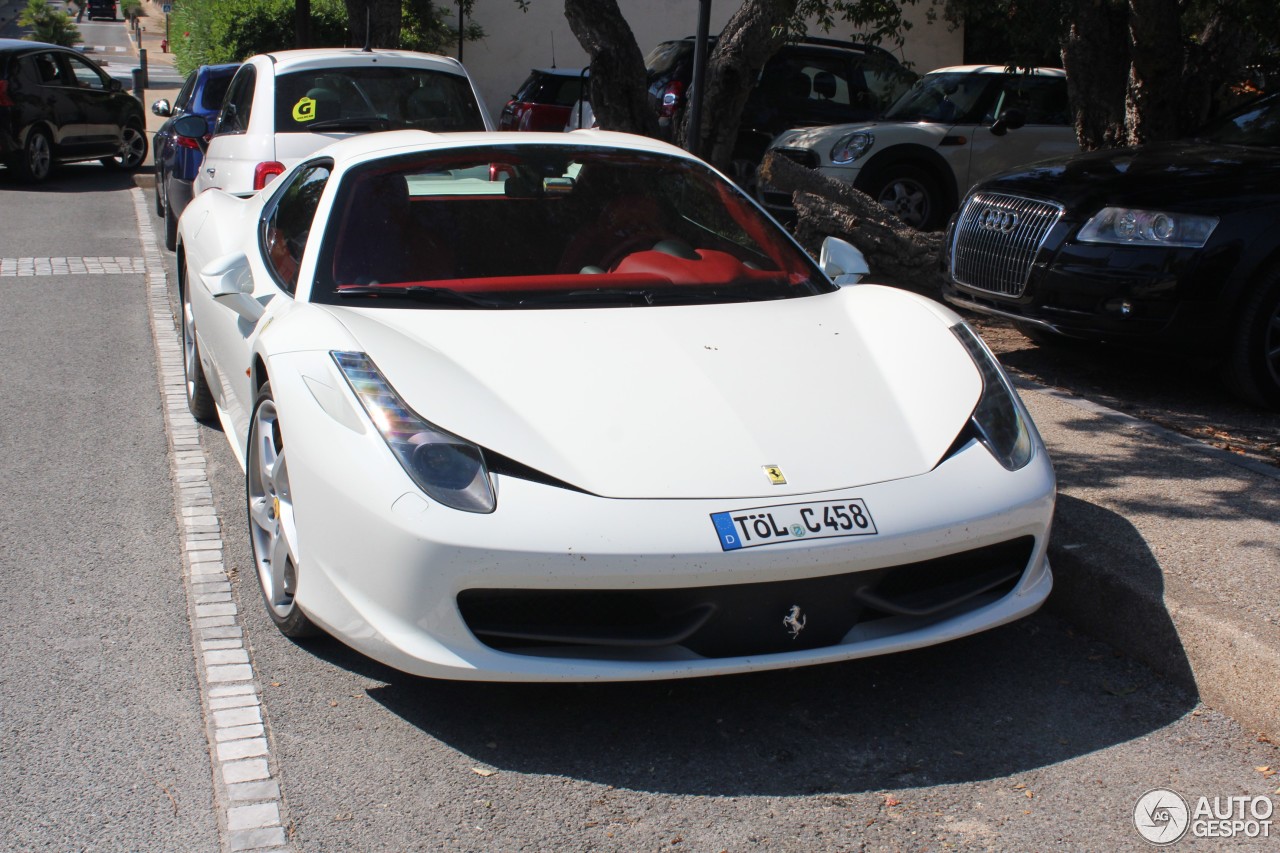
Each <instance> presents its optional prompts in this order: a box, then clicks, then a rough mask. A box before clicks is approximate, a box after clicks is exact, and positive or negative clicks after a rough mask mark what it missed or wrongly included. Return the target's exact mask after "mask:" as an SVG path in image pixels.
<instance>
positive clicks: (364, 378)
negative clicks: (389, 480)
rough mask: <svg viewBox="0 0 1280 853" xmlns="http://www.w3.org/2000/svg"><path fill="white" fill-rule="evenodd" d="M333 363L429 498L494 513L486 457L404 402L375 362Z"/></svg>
mask: <svg viewBox="0 0 1280 853" xmlns="http://www.w3.org/2000/svg"><path fill="white" fill-rule="evenodd" d="M332 356H333V360H334V362H335V363H336V364H337V365H338V369H339V370H340V371H342V375H343V376H344V377H346V380H347V384H348V385H350V386H351V391H352V392H353V393H354V394H355V395H356V397H357V398H358V399H359V400H360V405H362V406H364V410H365V412H366V413H368V415H369V419H370V420H371V421H373V424H374V426H376V427H377V428H378V432H379V433H380V434H381V435H382V438H383V440H384V441H386V442H387V446H388V447H389V448H391V452H392V453H393V454H394V455H395V457H396V459H397V460H399V462H400V464H401V465H402V466H404V470H405V473H407V474H408V475H409V477H410V478H411V479H412V480H413V481H414V483H416V484H417V485H418V488H420V489H422V491H423V492H425V493H426V494H427V496H428V497H431V498H434V499H435V500H436V501H438V502H440V503H442V504H444V505H445V506H448V507H452V508H454V509H460V510H463V511H464V512H493V510H494V508H495V507H496V506H497V498H496V496H495V495H494V493H493V484H492V482H490V480H489V469H488V467H487V466H486V465H485V461H484V452H483V451H482V450H481V449H480V448H479V447H478V446H476V445H474V444H472V443H471V442H469V441H467V440H466V439H463V438H459V437H458V436H456V435H453V434H452V433H449V432H445V431H444V430H442V429H440V428H439V427H436V426H433V425H432V424H430V423H428V422H427V421H426V420H424V419H423V418H422V417H420V416H419V415H417V414H416V413H415V412H414V411H413V410H412V409H410V408H409V407H408V405H406V404H405V402H404V400H402V399H400V395H399V394H397V393H396V392H395V389H394V388H392V387H391V385H390V384H389V383H388V382H387V380H386V379H385V378H384V377H383V375H382V373H381V372H380V371H379V370H378V368H377V367H376V366H375V365H374V363H373V361H372V359H370V358H369V356H367V355H365V354H364V353H362V352H334V353H332Z"/></svg>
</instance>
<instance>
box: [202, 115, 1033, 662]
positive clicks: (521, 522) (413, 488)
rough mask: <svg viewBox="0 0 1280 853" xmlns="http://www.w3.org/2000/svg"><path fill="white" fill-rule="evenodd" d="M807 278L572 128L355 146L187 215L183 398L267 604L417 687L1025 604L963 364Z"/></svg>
mask: <svg viewBox="0 0 1280 853" xmlns="http://www.w3.org/2000/svg"><path fill="white" fill-rule="evenodd" d="M189 121H190V119H183V120H182V122H189ZM194 123H195V124H196V125H197V127H196V131H197V132H198V131H199V127H198V124H199V121H198V120H195V122H194ZM497 164H501V166H500V168H495V166H496V165H497ZM207 222H217V223H219V224H218V227H217V228H210V227H208V225H207V224H205V223H207ZM821 264H822V265H821V266H819V265H816V264H815V263H814V262H813V261H812V260H811V259H810V258H809V257H808V255H806V254H805V252H804V251H803V250H802V249H801V248H800V247H799V246H798V245H797V244H796V243H795V242H794V241H793V240H792V239H791V238H790V237H789V236H788V235H787V234H786V233H785V232H784V231H783V230H782V229H781V228H779V227H778V226H777V224H776V223H775V222H773V221H772V220H771V219H770V218H769V217H767V216H765V215H764V214H763V212H762V211H761V210H760V209H759V207H758V206H757V205H755V204H754V203H753V202H752V201H751V200H750V199H749V198H748V197H747V196H746V195H744V194H743V193H741V192H740V191H739V190H737V189H736V188H735V187H734V186H733V185H731V184H729V183H728V182H726V181H725V180H724V179H723V178H722V177H720V176H719V174H718V173H716V172H715V171H714V170H712V169H710V168H709V167H708V166H706V165H705V164H704V163H702V162H701V161H699V160H697V159H695V158H693V157H692V156H690V155H689V154H687V153H685V152H683V151H681V150H679V149H677V148H675V147H673V146H670V145H667V144H665V143H662V142H659V141H656V140H650V139H644V138H641V137H636V136H632V135H628V134H617V133H609V132H605V131H592V130H582V131H577V132H575V133H572V134H563V133H522V134H482V133H477V134H453V135H445V134H426V133H421V132H417V131H397V132H391V133H379V134H368V135H365V136H361V137H357V138H353V139H348V140H345V141H342V142H339V143H337V144H335V145H333V146H331V147H329V148H326V149H325V150H323V151H319V152H316V153H315V154H313V155H311V156H310V157H307V158H304V159H303V160H302V161H301V162H299V163H298V164H297V165H296V166H295V167H294V168H292V169H291V170H289V171H288V172H286V173H285V174H284V175H283V176H282V177H280V178H279V179H278V180H277V181H276V182H275V183H274V184H273V185H272V186H271V187H269V188H268V189H267V190H265V191H264V192H261V193H258V194H257V195H255V196H252V197H249V198H237V197H235V196H232V195H230V194H227V193H224V192H218V191H213V192H208V193H202V194H201V195H199V196H197V197H196V199H195V200H194V201H193V202H192V203H191V205H190V206H189V207H188V208H187V212H186V214H185V215H184V216H183V217H182V220H181V221H180V222H179V225H178V253H177V269H178V281H179V286H180V291H181V303H182V312H181V314H182V318H183V341H184V349H185V358H184V366H185V371H186V386H187V396H188V403H189V405H190V407H191V411H192V413H193V414H194V415H196V416H197V417H199V418H209V417H212V416H214V415H215V414H216V415H217V417H218V418H219V419H220V420H221V422H222V424H223V427H224V430H225V434H226V436H227V438H228V440H229V441H230V442H231V444H232V447H233V448H234V450H235V452H236V454H237V455H238V456H239V457H240V458H241V459H242V460H243V464H244V465H245V468H246V476H247V488H246V505H247V517H248V519H249V530H250V536H249V539H250V541H251V547H252V551H253V559H254V565H255V567H256V573H257V577H258V580H259V581H260V587H261V589H262V592H263V596H264V599H265V603H266V608H267V613H268V615H269V616H270V617H271V619H272V620H273V621H274V622H275V623H276V625H277V626H278V627H279V628H280V630H281V631H283V632H284V633H285V634H287V635H290V636H297V635H300V634H303V633H305V632H307V631H310V630H313V629H314V628H316V627H319V628H322V629H323V630H325V631H328V632H330V633H331V634H334V635H335V636H337V637H338V638H339V639H341V640H343V641H344V642H346V643H348V644H350V645H352V646H353V647H355V648H356V649H358V650H360V651H362V652H364V653H365V654H368V655H370V656H371V657H374V658H376V659H378V660H380V661H382V662H384V663H386V664H388V665H390V666H394V667H397V668H399V669H402V670H406V671H408V672H411V673H416V674H420V675H427V676H433V677H441V678H452V679H481V680H512V681H532V680H539V681H568V680H590V681H596V680H630V679H655V678H676V677H687V676H697V675H713V674H719V673H729V672H743V671H750V670H762V669H774V668H781V667H794V666H800V665H806V664H816V663H822V662H828V661H836V660H845V659H849V658H857V657H863V656H867V655H874V654H882V653H886V652H892V651H897V650H904V649H912V648H916V647H919V646H923V645H929V644H933V643H938V642H942V641H945V640H949V639H952V638H956V637H960V636H964V635H968V634H971V633H974V632H976V631H980V630H983V629H986V628H991V627H994V626H996V625H1000V624H1003V623H1005V622H1008V621H1010V620H1013V619H1016V618H1018V617H1020V616H1023V615H1025V614H1028V613H1030V612H1032V611H1033V610H1035V609H1036V608H1037V607H1038V606H1039V605H1040V604H1041V602H1043V601H1044V599H1045V597H1046V596H1047V595H1048V593H1049V589H1050V586H1051V585H1052V579H1051V574H1050V569H1049V566H1048V562H1047V560H1046V556H1045V554H1046V545H1047V541H1046V540H1047V537H1048V532H1049V521H1050V517H1051V516H1052V513H1053V505H1054V477H1053V468H1052V466H1051V464H1050V461H1049V459H1048V456H1047V454H1046V452H1045V449H1044V447H1043V445H1042V444H1041V442H1040V439H1039V438H1038V436H1037V434H1036V432H1035V428H1034V427H1033V425H1032V423H1031V420H1030V417H1029V416H1028V414H1027V412H1026V410H1025V409H1024V408H1023V406H1022V404H1021V403H1020V402H1019V400H1018V397H1017V395H1016V393H1015V392H1014V390H1013V389H1012V387H1011V386H1010V384H1009V382H1008V380H1007V378H1006V377H1005V375H1004V374H1003V373H1002V372H1001V368H1000V366H999V364H998V363H997V362H996V360H995V358H994V357H993V356H992V355H991V353H990V352H989V351H988V350H987V349H986V348H985V346H984V345H983V344H982V342H981V340H980V339H979V338H978V337H977V335H976V334H975V333H974V332H973V331H972V330H971V329H970V328H969V327H968V326H966V325H965V324H964V323H963V322H961V320H960V319H959V318H958V317H957V316H956V315H955V314H954V313H952V312H951V311H950V310H948V309H947V308H945V307H943V306H942V305H940V304H938V303H935V302H932V301H929V300H927V299H924V298H922V297H919V296H917V295H915V294H911V293H908V292H906V291H903V290H899V289H895V288H888V287H879V286H875V285H869V284H858V285H856V286H851V287H842V286H839V284H838V283H836V282H833V280H832V278H829V277H828V276H834V277H836V281H837V282H843V281H848V282H850V283H852V282H855V281H857V272H858V271H859V270H860V269H863V268H864V267H862V266H861V265H862V259H861V257H860V255H859V254H858V252H857V250H856V249H854V248H853V247H852V246H850V245H848V244H847V243H843V242H842V241H839V240H835V239H829V240H828V241H827V242H826V245H825V246H824V251H823V260H822V262H821ZM846 276H848V278H846ZM584 391H585V393H584ZM779 395H781V397H780V396H779Z"/></svg>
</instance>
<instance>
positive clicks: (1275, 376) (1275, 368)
mask: <svg viewBox="0 0 1280 853" xmlns="http://www.w3.org/2000/svg"><path fill="white" fill-rule="evenodd" d="M1232 338H1233V341H1232V347H1231V353H1230V358H1229V360H1228V362H1227V380H1228V382H1229V383H1230V385H1231V388H1232V390H1233V391H1235V393H1236V394H1237V395H1239V396H1240V397H1243V398H1244V399H1246V400H1248V401H1249V402H1251V403H1254V404H1256V405H1259V406H1262V407H1263V408H1266V409H1280V269H1277V270H1273V271H1271V272H1270V273H1269V274H1267V275H1266V276H1264V277H1263V278H1262V281H1261V282H1260V284H1259V286H1258V288H1257V289H1256V291H1255V292H1254V293H1253V294H1252V295H1251V296H1250V297H1248V299H1246V301H1245V305H1244V308H1243V309H1242V310H1241V312H1240V315H1239V319H1238V321H1237V323H1236V327H1235V334H1234V335H1233V336H1232Z"/></svg>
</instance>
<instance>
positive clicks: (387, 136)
mask: <svg viewBox="0 0 1280 853" xmlns="http://www.w3.org/2000/svg"><path fill="white" fill-rule="evenodd" d="M490 145H501V146H503V147H504V148H509V147H512V146H515V147H521V146H529V145H556V146H563V147H566V148H575V147H583V146H591V147H599V148H623V149H626V150H629V151H644V152H650V153H654V154H668V155H671V156H673V157H679V158H681V159H685V160H694V159H696V158H695V157H693V156H692V155H690V154H689V152H687V151H685V150H684V149H682V148H677V147H676V146H674V145H670V144H668V143H666V142H662V141H661V140H658V139H650V138H649V137H647V136H637V135H635V134H631V133H619V132H617V131H611V130H575V131H573V132H572V133H546V132H534V133H504V132H501V131H468V132H462V133H431V132H429V131H426V130H390V131H385V132H383V133H362V134H358V135H356V136H352V137H348V138H347V139H343V140H341V141H339V142H335V143H333V144H332V145H330V146H328V147H326V148H324V149H322V151H323V153H324V154H325V155H327V156H329V157H332V158H333V161H334V166H335V168H342V167H344V166H352V165H356V164H358V163H363V162H366V161H368V160H378V159H381V158H383V157H394V156H397V155H400V154H408V153H412V152H413V151H446V150H448V149H451V148H471V147H476V146H490ZM316 153H317V154H320V153H321V152H316Z"/></svg>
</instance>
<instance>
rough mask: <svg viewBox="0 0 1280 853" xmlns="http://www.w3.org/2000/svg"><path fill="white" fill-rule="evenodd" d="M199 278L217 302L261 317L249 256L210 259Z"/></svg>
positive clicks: (249, 317) (252, 319) (239, 254)
mask: <svg viewBox="0 0 1280 853" xmlns="http://www.w3.org/2000/svg"><path fill="white" fill-rule="evenodd" d="M196 118H199V116H196ZM201 121H203V119H201ZM200 281H201V283H202V284H203V285H204V286H205V288H207V289H208V291H209V293H210V294H211V295H212V296H213V298H214V300H215V301H216V302H217V303H218V304H220V305H225V306H226V307H228V308H230V309H231V310H232V311H234V312H236V313H237V314H239V315H240V316H241V317H243V318H244V319H246V320H248V321H249V322H250V323H256V322H258V320H260V319H261V318H262V315H263V313H264V311H265V309H264V308H263V307H262V303H261V302H259V301H258V300H256V299H254V298H253V268H252V267H250V266H249V257H248V255H246V254H245V253H244V252H233V253H231V254H230V255H223V256H222V257H220V258H214V259H213V260H212V261H210V262H209V263H207V264H205V266H204V268H203V269H201V270H200Z"/></svg>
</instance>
